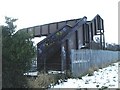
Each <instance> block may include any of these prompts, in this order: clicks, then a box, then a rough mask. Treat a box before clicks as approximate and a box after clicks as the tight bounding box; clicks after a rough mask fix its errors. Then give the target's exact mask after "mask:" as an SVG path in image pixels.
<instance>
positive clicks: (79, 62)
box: [71, 49, 120, 77]
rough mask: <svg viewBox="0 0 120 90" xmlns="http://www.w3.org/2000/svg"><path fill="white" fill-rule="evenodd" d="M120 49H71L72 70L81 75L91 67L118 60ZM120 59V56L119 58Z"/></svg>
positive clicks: (76, 75) (76, 74) (75, 75)
mask: <svg viewBox="0 0 120 90" xmlns="http://www.w3.org/2000/svg"><path fill="white" fill-rule="evenodd" d="M118 56H119V55H118V51H107V50H88V49H86V50H85V49H84V50H71V71H72V75H73V76H74V77H79V76H80V75H82V74H83V73H85V72H87V70H88V69H89V68H90V67H91V68H92V67H101V66H103V65H104V64H108V63H111V62H114V61H117V60H118ZM119 59H120V58H119Z"/></svg>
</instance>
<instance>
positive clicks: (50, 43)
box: [37, 17, 86, 71]
mask: <svg viewBox="0 0 120 90" xmlns="http://www.w3.org/2000/svg"><path fill="white" fill-rule="evenodd" d="M85 19H86V17H83V18H82V19H80V20H79V21H78V22H76V24H75V25H74V26H73V27H71V26H70V25H68V24H66V25H65V26H63V27H62V28H61V29H60V30H58V31H56V32H55V33H52V34H50V35H49V36H48V37H47V38H45V39H44V40H42V41H41V42H39V43H38V44H37V69H38V71H41V70H51V69H52V70H53V69H54V70H58V69H59V70H60V69H61V44H62V42H63V41H64V40H65V39H66V37H68V36H70V35H71V34H72V33H73V32H75V31H76V29H77V28H79V27H80V26H81V25H83V24H84V23H86V21H85Z"/></svg>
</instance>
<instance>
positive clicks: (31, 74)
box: [24, 71, 38, 76]
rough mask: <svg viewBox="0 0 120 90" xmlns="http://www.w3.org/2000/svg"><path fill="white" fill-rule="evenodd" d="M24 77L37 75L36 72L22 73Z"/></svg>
mask: <svg viewBox="0 0 120 90" xmlns="http://www.w3.org/2000/svg"><path fill="white" fill-rule="evenodd" d="M24 75H26V76H37V75H38V71H35V72H28V73H24Z"/></svg>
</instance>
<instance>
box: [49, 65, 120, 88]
mask: <svg viewBox="0 0 120 90" xmlns="http://www.w3.org/2000/svg"><path fill="white" fill-rule="evenodd" d="M119 67H120V66H119ZM101 87H108V88H118V63H114V64H112V65H109V66H108V67H106V68H103V69H99V70H98V71H95V72H94V73H93V76H88V75H86V76H83V77H82V79H78V78H76V79H72V78H70V79H67V80H66V82H63V83H60V84H59V85H58V84H57V85H55V86H52V87H51V88H101Z"/></svg>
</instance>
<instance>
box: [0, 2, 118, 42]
mask: <svg viewBox="0 0 120 90" xmlns="http://www.w3.org/2000/svg"><path fill="white" fill-rule="evenodd" d="M118 1H119V0H0V25H3V24H4V22H5V20H4V17H5V16H8V17H13V18H17V19H18V20H17V22H16V25H17V30H19V29H22V28H27V27H31V26H36V25H42V24H47V23H52V22H59V21H64V20H69V19H77V18H81V17H84V16H87V20H88V21H89V20H92V19H93V18H94V17H95V16H96V15H97V14H99V15H100V16H101V17H102V18H103V19H104V30H105V40H106V42H108V43H118Z"/></svg>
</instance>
